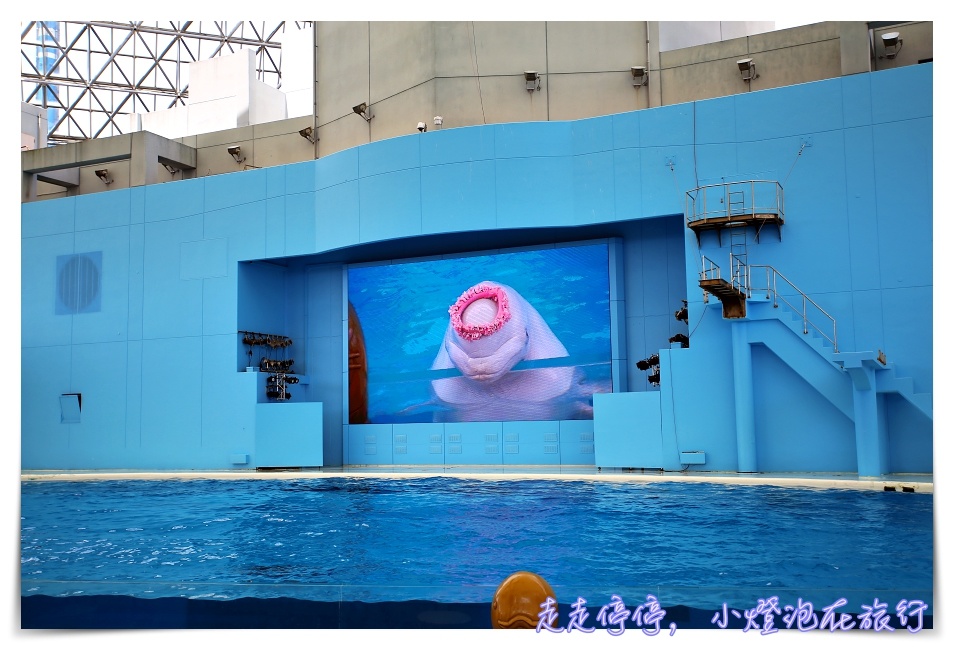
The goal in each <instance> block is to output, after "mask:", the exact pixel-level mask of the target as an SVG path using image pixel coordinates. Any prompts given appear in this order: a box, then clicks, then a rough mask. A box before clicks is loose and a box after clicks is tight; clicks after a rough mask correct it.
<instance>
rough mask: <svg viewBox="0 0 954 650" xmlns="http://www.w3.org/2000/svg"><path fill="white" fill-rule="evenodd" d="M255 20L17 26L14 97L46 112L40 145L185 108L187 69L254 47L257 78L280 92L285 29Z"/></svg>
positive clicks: (116, 130)
mask: <svg viewBox="0 0 954 650" xmlns="http://www.w3.org/2000/svg"><path fill="white" fill-rule="evenodd" d="M309 24H310V23H305V22H300V21H299V22H294V21H293V22H286V21H275V22H262V21H256V22H252V21H245V20H243V21H238V22H235V21H232V22H230V21H212V22H196V21H179V22H171V21H170V22H154V23H147V22H108V21H88V22H77V21H31V22H25V23H21V28H22V29H21V32H20V52H21V55H22V56H21V57H20V94H21V97H20V98H21V100H22V101H24V102H26V103H29V104H34V105H36V106H39V107H41V108H43V109H45V110H46V115H47V119H48V122H49V136H48V142H49V143H50V144H63V143H67V142H76V141H80V140H87V139H90V138H99V137H107V136H111V135H119V134H122V133H124V132H125V131H126V130H128V127H126V124H125V122H124V120H122V119H117V118H118V116H120V115H125V114H129V113H144V112H152V111H157V110H164V109H168V108H172V107H173V106H177V105H180V106H185V105H187V104H188V98H189V74H188V66H184V65H182V64H183V63H190V62H194V61H204V60H207V59H211V58H214V57H216V56H219V55H223V54H232V53H234V52H236V51H237V50H241V49H248V48H254V49H255V60H256V71H257V74H258V79H259V80H261V81H263V82H264V83H267V84H269V85H270V86H273V87H275V88H281V79H282V67H281V37H282V35H283V34H284V32H285V29H286V25H288V27H289V28H290V29H294V28H298V29H300V28H302V27H304V26H306V25H309Z"/></svg>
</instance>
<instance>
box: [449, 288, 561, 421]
mask: <svg viewBox="0 0 954 650" xmlns="http://www.w3.org/2000/svg"><path fill="white" fill-rule="evenodd" d="M448 313H449V314H450V322H449V323H448V325H447V330H446V331H445V333H444V339H443V341H442V342H441V347H440V350H438V353H437V357H436V358H435V359H434V363H433V364H432V365H431V369H432V370H443V369H448V368H456V369H457V370H459V371H460V376H454V377H447V378H442V379H435V380H433V381H432V382H431V386H432V389H433V391H434V394H435V395H436V397H437V399H438V401H439V403H440V404H441V405H442V406H443V407H444V408H443V411H442V413H443V415H442V417H441V419H443V420H445V421H461V422H466V421H498V422H499V421H507V420H554V419H568V418H573V417H575V416H578V415H577V414H576V413H575V411H576V410H578V409H579V406H580V405H579V403H578V400H577V399H576V398H575V396H574V391H573V388H574V386H575V385H576V384H577V383H578V382H579V377H578V374H577V369H576V368H575V367H574V366H572V365H569V363H568V364H567V365H561V364H559V362H557V363H556V364H545V365H546V366H547V367H530V368H527V369H519V368H518V369H516V370H514V366H516V365H517V364H518V363H520V362H522V361H533V360H536V359H561V358H568V357H569V353H568V352H567V349H566V347H564V345H563V344H562V343H561V342H560V340H559V339H558V338H557V337H556V335H554V333H553V331H552V330H551V329H550V327H549V326H548V325H547V323H546V322H545V321H544V320H543V317H542V316H540V313H539V312H538V311H537V310H536V309H535V308H534V307H533V305H531V304H530V303H529V302H527V300H526V299H525V298H524V297H523V296H521V295H520V294H519V293H517V291H515V290H514V289H513V288H512V287H509V286H507V285H503V284H498V283H496V282H490V281H484V282H479V283H478V284H475V285H474V286H472V287H470V288H469V289H467V290H466V291H465V292H464V293H462V294H461V296H460V297H459V298H458V299H457V301H456V302H455V303H454V304H453V305H451V306H450V309H448ZM568 361H569V359H568ZM530 365H531V366H532V365H533V364H530ZM564 398H566V399H564Z"/></svg>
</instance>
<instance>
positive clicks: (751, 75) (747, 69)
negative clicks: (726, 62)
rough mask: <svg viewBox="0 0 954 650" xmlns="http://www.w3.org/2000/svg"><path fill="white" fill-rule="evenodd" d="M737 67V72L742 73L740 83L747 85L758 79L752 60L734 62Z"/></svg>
mask: <svg viewBox="0 0 954 650" xmlns="http://www.w3.org/2000/svg"><path fill="white" fill-rule="evenodd" d="M736 64H737V65H738V66H739V72H740V73H742V81H744V82H745V83H749V82H750V81H752V80H753V79H758V78H759V75H758V73H757V72H756V71H755V61H754V60H752V59H741V60H739V61H736Z"/></svg>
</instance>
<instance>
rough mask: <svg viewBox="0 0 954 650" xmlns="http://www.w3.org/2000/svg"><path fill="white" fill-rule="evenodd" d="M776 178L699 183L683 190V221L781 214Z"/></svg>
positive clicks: (781, 194) (782, 194)
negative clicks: (684, 193) (695, 186)
mask: <svg viewBox="0 0 954 650" xmlns="http://www.w3.org/2000/svg"><path fill="white" fill-rule="evenodd" d="M784 198H785V197H784V192H783V191H782V186H781V184H780V183H779V182H778V181H766V180H749V181H733V182H730V183H718V184H716V185H703V186H702V187H697V188H695V189H692V190H689V191H688V192H686V223H687V224H691V223H693V222H694V221H699V220H701V219H717V218H722V217H729V218H731V217H735V216H746V215H748V216H752V217H754V216H755V215H757V214H777V215H778V216H780V217H784V216H785V201H784Z"/></svg>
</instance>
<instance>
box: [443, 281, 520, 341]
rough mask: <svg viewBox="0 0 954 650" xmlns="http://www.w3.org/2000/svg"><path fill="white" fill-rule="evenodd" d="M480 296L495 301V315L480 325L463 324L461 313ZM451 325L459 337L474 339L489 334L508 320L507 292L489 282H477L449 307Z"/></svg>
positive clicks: (508, 304) (508, 303)
mask: <svg viewBox="0 0 954 650" xmlns="http://www.w3.org/2000/svg"><path fill="white" fill-rule="evenodd" d="M481 298H489V299H490V300H493V301H494V302H496V303H497V315H496V316H495V317H494V319H493V320H492V321H491V322H489V323H482V324H480V325H464V323H463V321H461V318H460V316H461V314H463V313H464V310H465V309H467V307H468V306H469V305H470V304H471V303H472V302H474V301H475V300H480V299H481ZM447 311H448V313H450V317H451V325H452V326H453V328H454V329H455V330H456V331H457V333H458V334H459V335H460V336H461V338H465V339H468V340H470V341H476V340H477V339H479V338H480V337H481V336H489V335H491V334H493V333H494V332H496V331H497V330H499V329H500V328H501V327H503V326H504V323H506V322H507V321H509V320H510V302H509V300H508V299H507V292H506V291H504V290H503V289H502V288H500V287H495V286H493V285H489V284H478V285H475V286H473V287H471V288H470V289H468V290H467V291H465V292H464V293H462V294H461V295H460V298H458V299H457V302H455V303H454V304H453V305H451V306H450V309H448V310H447Z"/></svg>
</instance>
